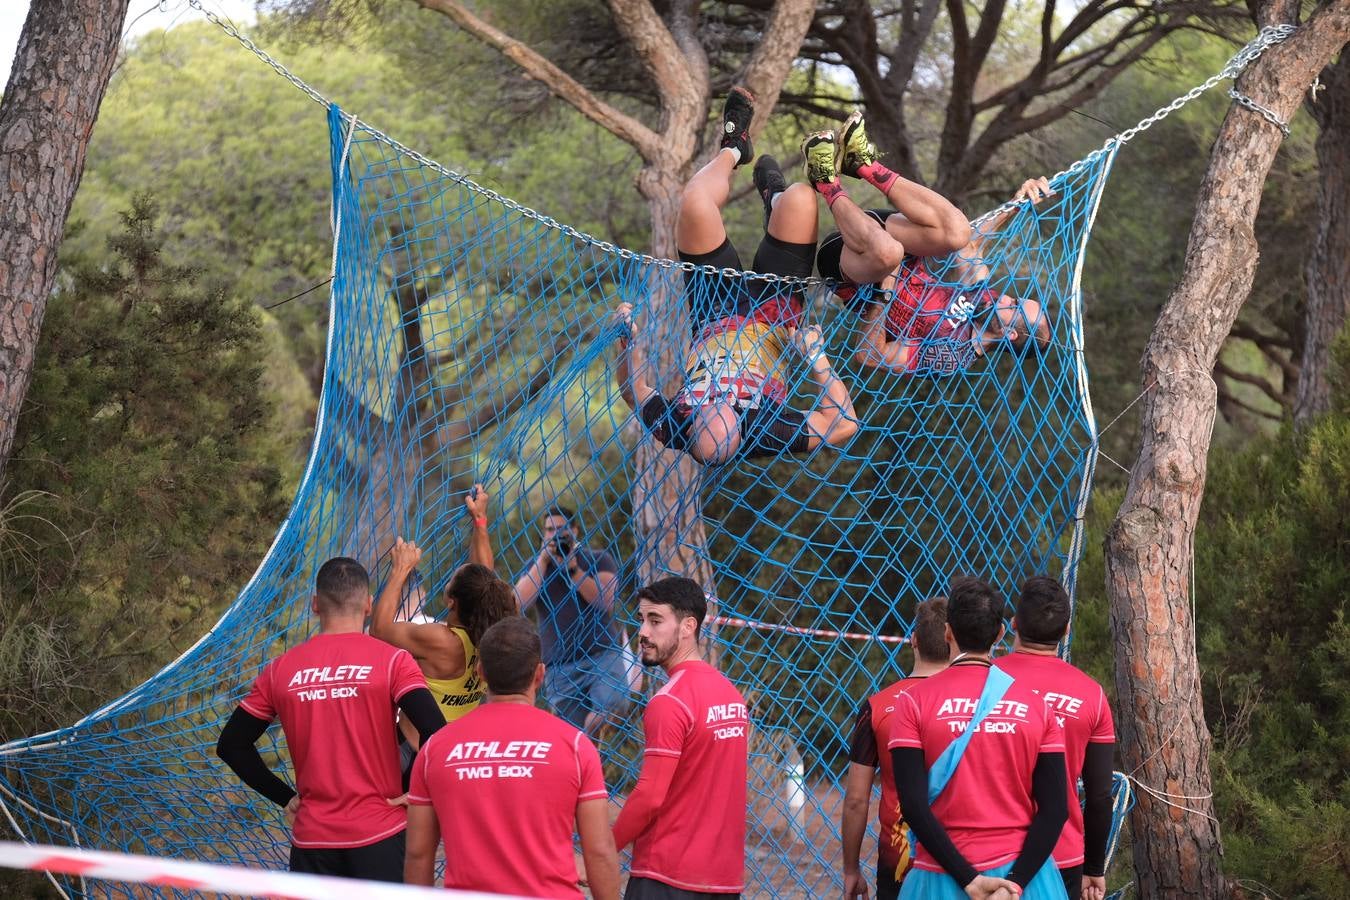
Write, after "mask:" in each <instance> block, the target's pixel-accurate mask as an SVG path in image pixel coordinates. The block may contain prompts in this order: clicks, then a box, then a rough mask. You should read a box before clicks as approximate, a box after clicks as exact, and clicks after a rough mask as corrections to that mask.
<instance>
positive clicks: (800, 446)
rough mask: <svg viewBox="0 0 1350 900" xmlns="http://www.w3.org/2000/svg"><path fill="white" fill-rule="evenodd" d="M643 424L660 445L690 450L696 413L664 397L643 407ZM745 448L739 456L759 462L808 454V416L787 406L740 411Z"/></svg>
mask: <svg viewBox="0 0 1350 900" xmlns="http://www.w3.org/2000/svg"><path fill="white" fill-rule="evenodd" d="M640 412H641V415H642V424H643V425H646V426H647V430H648V431H650V432H651V433H652V436H653V437H655V438H656V439H657V440H658V441H660V442H661V443H663V444H665V445H666V446H667V447H668V448H670V449H671V450H681V451H687V450H688V449H689V423H690V420H691V419H692V418H693V411H692V410H691V409H689V407H687V406H684V405H683V404H679V403H672V402H670V401H669V400H667V399H666V398H665V397H662V396H661V395H660V394H653V395H652V397H651V399H649V400H648V401H647V402H646V403H644V404H642V409H641V410H640ZM737 420H738V422H739V423H740V426H741V447H740V450H738V451H737V453H736V456H738V457H746V458H749V459H757V458H761V457H765V456H777V455H778V454H780V453H805V452H806V451H807V450H809V449H810V441H811V434H810V432H808V431H807V430H806V414H805V413H803V412H801V411H800V410H796V409H793V408H792V407H790V406H788V405H786V404H783V403H771V402H768V401H765V402H764V405H762V406H760V407H758V408H756V409H747V410H743V411H740V412H739V413H738V415H737Z"/></svg>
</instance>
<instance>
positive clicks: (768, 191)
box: [754, 156, 787, 226]
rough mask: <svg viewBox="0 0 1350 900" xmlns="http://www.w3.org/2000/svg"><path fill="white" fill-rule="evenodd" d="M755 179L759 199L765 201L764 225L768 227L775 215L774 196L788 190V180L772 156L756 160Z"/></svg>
mask: <svg viewBox="0 0 1350 900" xmlns="http://www.w3.org/2000/svg"><path fill="white" fill-rule="evenodd" d="M754 178H755V190H757V191H759V198H760V199H761V200H763V201H764V224H765V225H766V226H767V225H768V224H769V216H770V215H772V214H773V198H774V195H775V194H781V193H782V192H783V191H786V190H787V179H786V178H784V177H783V169H782V167H780V166H779V165H778V160H776V159H774V158H773V157H772V156H761V157H760V158H759V159H757V160H755V172H754Z"/></svg>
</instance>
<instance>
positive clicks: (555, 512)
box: [544, 503, 577, 528]
mask: <svg viewBox="0 0 1350 900" xmlns="http://www.w3.org/2000/svg"><path fill="white" fill-rule="evenodd" d="M554 516H556V517H557V518H559V519H563V520H565V521H566V522H567V524H568V526H569V527H571V528H576V527H577V514H576V510H574V509H572V508H571V507H570V506H562V505H561V504H558V503H555V504H553V505H552V506H550V507H549V508H548V509H545V510H544V518H545V519H550V518H553V517H554Z"/></svg>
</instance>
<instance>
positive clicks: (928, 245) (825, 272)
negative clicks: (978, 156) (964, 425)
mask: <svg viewBox="0 0 1350 900" xmlns="http://www.w3.org/2000/svg"><path fill="white" fill-rule="evenodd" d="M803 149H804V151H805V154H806V169H807V177H808V179H809V180H810V181H811V183H812V186H813V187H814V188H815V189H816V190H817V191H818V192H820V194H821V195H822V196H823V197H824V198H825V202H826V203H827V204H828V205H829V207H830V213H831V214H832V215H833V216H834V219H835V224H836V226H837V228H838V230H837V231H834V232H832V233H830V234H829V235H826V237H825V239H824V240H822V241H821V242H820V251H819V253H818V254H817V256H816V265H817V268H818V269H819V271H820V275H821V277H822V278H828V279H832V280H833V281H834V282H835V283H836V287H835V293H836V294H837V295H838V296H839V298H840V299H841V300H843V301H844V302H845V303H848V304H850V305H852V306H853V307H854V308H855V309H856V310H857V312H858V315H859V318H860V319H861V320H862V323H863V327H862V346H861V347H860V348H859V350H858V353H857V360H858V362H859V363H861V364H862V365H866V366H873V367H876V368H885V369H891V370H893V371H897V372H925V373H929V374H933V373H950V372H957V371H961V370H964V369H966V368H968V367H969V366H970V365H971V363H973V362H974V361H975V359H976V358H977V357H979V356H982V355H984V354H985V353H987V352H989V351H991V350H995V349H1013V350H1018V349H1021V348H1022V347H1024V346H1027V345H1028V344H1030V345H1031V346H1032V347H1033V348H1038V347H1043V346H1045V345H1047V344H1048V343H1049V341H1050V321H1049V317H1048V315H1047V313H1046V311H1045V310H1044V309H1043V308H1042V307H1041V305H1040V303H1038V302H1037V301H1035V300H1030V299H1018V298H1015V297H1010V296H1007V295H1006V294H1000V293H999V292H998V291H994V290H990V289H988V287H986V286H985V285H984V281H985V279H987V278H988V275H989V273H988V270H987V268H985V267H984V265H983V264H982V262H981V259H980V258H981V256H982V255H983V252H984V247H983V242H984V239H983V237H982V235H980V234H978V233H977V234H973V235H972V231H971V228H970V225H969V224H968V223H967V222H966V220H965V216H964V215H963V214H962V213H961V211H960V210H958V209H957V208H956V207H955V206H953V205H952V204H951V203H950V202H949V201H948V200H947V199H946V198H945V197H943V196H942V195H940V194H938V193H936V192H935V191H931V190H929V189H928V188H925V187H923V186H921V185H919V184H916V183H914V182H912V181H909V180H907V179H905V178H902V177H901V176H900V175H898V174H897V173H895V172H892V171H891V170H890V169H888V168H886V167H885V166H884V165H882V164H881V163H880V162H879V161H878V154H877V149H876V147H875V146H873V145H872V143H871V142H870V141H869V140H868V139H867V132H866V125H865V123H864V121H863V117H862V114H861V113H857V112H855V113H854V114H853V115H852V116H850V117H849V119H848V121H847V122H845V123H844V127H843V129H842V130H841V131H840V133H839V135H838V136H836V135H834V134H833V133H831V132H822V133H820V134H816V135H812V136H811V137H809V138H807V142H806V144H805V145H804V148H803ZM837 172H841V173H843V174H845V175H849V176H852V177H854V178H858V179H861V180H863V181H866V182H868V183H869V184H871V185H872V186H873V187H875V188H876V189H877V190H879V191H881V193H882V194H883V195H884V196H885V197H886V200H887V202H888V204H889V205H890V207H892V208H887V209H867V210H864V209H862V208H860V207H859V206H858V205H857V204H855V203H854V202H853V201H852V200H851V199H850V198H849V196H848V194H847V193H846V192H845V191H844V188H843V185H842V184H841V183H840V181H839V178H838V177H837V175H836V173H837ZM1052 193H1054V192H1053V191H1052V190H1051V189H1050V184H1049V182H1047V181H1046V179H1044V178H1032V179H1028V180H1027V181H1026V182H1024V183H1023V184H1022V187H1021V188H1020V189H1019V190H1018V192H1017V194H1016V196H1014V198H1013V200H1014V201H1030V202H1031V203H1037V202H1039V201H1040V200H1041V199H1042V198H1044V197H1048V196H1049V195H1051V194H1052ZM1014 211H1015V208H1014V207H1010V208H1009V209H1008V210H1005V211H1004V212H1003V213H1001V214H1000V215H999V216H997V217H996V218H995V219H994V220H992V221H990V222H989V223H988V224H987V225H986V226H985V233H993V232H996V231H997V230H998V229H999V228H1001V227H1002V226H1003V224H1004V223H1005V222H1006V221H1007V219H1008V217H1009V216H1011V214H1012V213H1013V212H1014ZM951 253H957V254H958V258H957V260H956V262H955V265H953V266H952V267H951V269H950V270H949V272H951V273H953V274H952V275H949V276H948V277H954V278H955V279H958V280H959V281H961V282H963V283H964V284H962V285H953V284H951V283H950V281H947V282H945V283H940V282H939V281H938V279H937V278H936V277H934V275H933V273H932V272H930V271H929V269H928V267H927V266H926V265H925V259H926V258H928V257H945V256H946V255H948V254H951ZM868 285H870V287H871V290H864V289H863V286H868ZM1033 335H1034V336H1035V340H1034V342H1033V341H1032V340H1031V337H1032V336H1033Z"/></svg>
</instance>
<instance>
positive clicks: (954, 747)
mask: <svg viewBox="0 0 1350 900" xmlns="http://www.w3.org/2000/svg"><path fill="white" fill-rule="evenodd" d="M1012 684H1013V677H1012V676H1011V675H1009V674H1008V673H1007V672H1005V671H1003V670H1002V669H1000V668H999V667H998V666H990V667H989V674H988V675H986V676H985V679H984V688H983V689H982V690H981V691H980V699H979V700H978V701H976V703H975V714H974V715H972V716H971V717H970V724H969V725H967V726H966V730H965V731H963V732H961V735H960V736H959V737H958V738H957V739H956V740H954V741H952V742H951V743H950V744H948V745H947V749H946V750H943V751H942V755H940V756H939V757H938V758H937V760H936V761H935V762H934V763H933V765H932V767H931V768H929V770H928V802H929V803H932V802H933V801H934V800H936V799H937V798H938V795H939V794H941V793H942V791H943V790H944V789H945V788H946V787H947V782H949V781H951V780H952V776H953V775H955V774H956V767H957V766H958V765H960V763H961V757H962V756H964V755H965V753H966V747H968V746H969V745H970V739H971V738H972V737H973V736H974V735H975V729H976V728H977V727H978V726H979V724H980V723H981V722H983V721H984V720H985V717H986V716H988V715H989V713H991V712H993V710H994V707H995V706H998V704H999V701H1000V700H1002V699H1003V695H1004V694H1006V693H1008V688H1010V687H1012Z"/></svg>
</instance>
